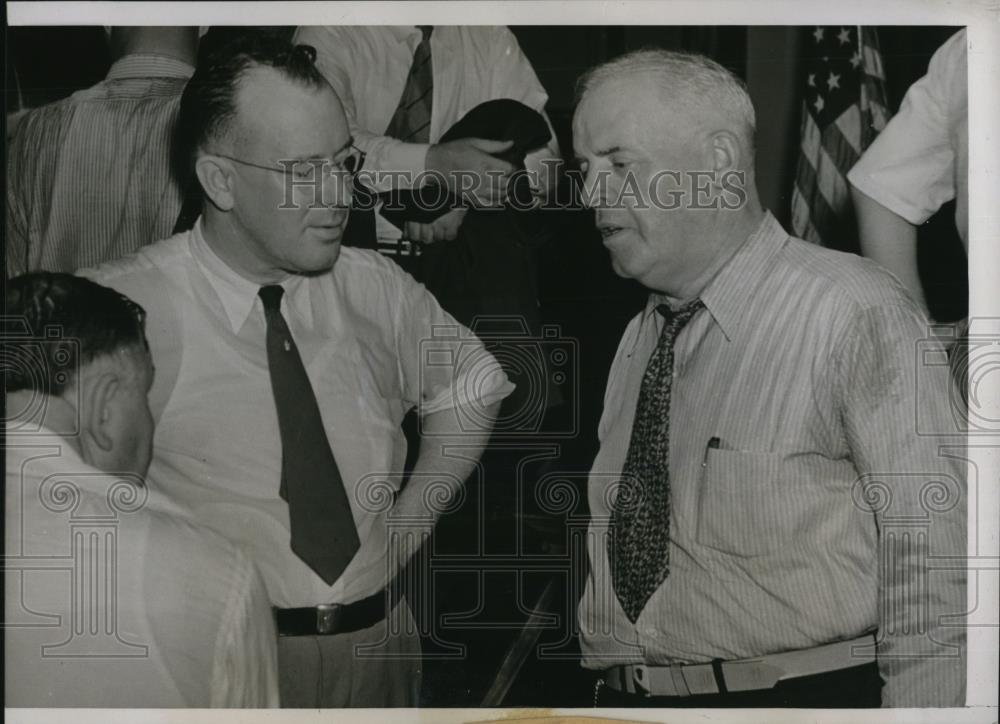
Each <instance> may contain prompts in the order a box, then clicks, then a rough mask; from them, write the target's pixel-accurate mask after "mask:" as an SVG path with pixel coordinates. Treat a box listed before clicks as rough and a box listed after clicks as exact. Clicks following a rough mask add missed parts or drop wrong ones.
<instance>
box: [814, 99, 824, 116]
mask: <svg viewBox="0 0 1000 724" xmlns="http://www.w3.org/2000/svg"><path fill="white" fill-rule="evenodd" d="M813 105H814V106H816V112H817V113H820V112H822V110H823V106H825V105H826V104H825V103H824V102H823V96H819V95H818V96H816V102H815V103H813Z"/></svg>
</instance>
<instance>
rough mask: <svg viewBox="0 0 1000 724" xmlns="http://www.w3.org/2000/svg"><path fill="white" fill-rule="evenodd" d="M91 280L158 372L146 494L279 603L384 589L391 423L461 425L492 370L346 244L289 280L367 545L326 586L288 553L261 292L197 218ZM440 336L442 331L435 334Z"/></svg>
mask: <svg viewBox="0 0 1000 724" xmlns="http://www.w3.org/2000/svg"><path fill="white" fill-rule="evenodd" d="M89 275H90V276H91V277H92V278H93V279H94V280H95V281H98V282H99V283H102V284H105V285H108V286H111V287H114V288H115V289H117V290H119V291H121V292H122V293H124V294H126V295H128V296H129V297H130V298H132V299H133V300H135V301H136V302H138V303H139V304H141V305H142V306H143V307H144V308H145V310H146V312H147V315H148V316H147V337H148V339H149V343H150V349H151V352H152V355H153V362H154V364H155V365H156V377H155V381H154V384H153V388H152V390H151V392H150V405H151V408H152V410H153V414H154V417H155V418H156V419H157V427H156V435H155V438H154V453H153V463H152V466H151V468H150V472H149V477H150V480H151V481H152V484H151V486H150V487H151V488H152V489H153V491H155V492H157V493H158V494H162V495H163V496H165V497H166V498H168V499H169V500H170V502H171V503H173V504H174V505H176V506H178V507H179V508H180V509H183V510H186V511H187V512H188V514H189V515H191V516H192V517H193V518H194V519H195V520H197V521H199V522H200V523H202V524H204V525H207V526H209V527H211V528H213V529H215V530H217V531H219V532H221V533H222V534H223V535H225V536H226V537H227V538H229V539H231V540H234V541H237V542H239V543H242V544H244V545H245V546H246V547H247V549H248V550H249V552H250V553H251V556H252V557H253V559H254V561H255V562H256V564H257V566H258V567H259V568H260V570H261V573H262V575H263V577H264V580H265V582H266V584H267V588H268V593H269V594H270V597H271V602H272V603H273V604H274V605H275V606H279V607H282V608H290V607H300V606H316V605H317V604H321V603H348V602H351V601H354V600H358V599H360V598H364V597H366V596H368V595H371V594H373V593H376V592H377V591H379V590H380V589H381V588H382V587H384V585H385V584H386V582H387V573H388V563H387V545H386V540H385V536H386V513H387V512H388V510H389V506H391V504H392V500H393V498H392V494H393V492H394V491H395V490H397V489H398V488H399V486H400V482H401V473H402V470H403V464H404V461H405V457H406V438H405V436H404V434H403V432H402V430H401V428H400V423H401V421H402V419H403V417H404V415H405V414H406V412H407V411H408V410H409V409H411V408H412V407H414V406H418V408H419V411H420V413H421V415H426V414H428V413H431V412H438V411H443V410H451V411H452V413H453V414H465V415H466V416H467V419H469V420H470V421H471V420H472V419H473V418H474V415H475V414H476V410H478V409H480V408H481V407H484V406H486V405H489V404H492V403H493V402H496V401H499V400H501V399H503V398H504V397H505V396H506V395H508V394H509V393H510V391H511V390H512V389H513V385H512V384H510V382H508V381H507V378H506V376H505V375H504V373H503V371H502V370H501V369H500V367H499V365H498V364H497V363H496V361H495V359H494V358H493V357H492V355H490V354H489V353H487V352H486V351H485V349H484V348H483V346H482V344H481V343H480V342H479V340H477V339H476V338H475V337H473V336H471V334H470V333H469V332H468V331H467V330H465V328H464V327H460V326H459V325H458V323H457V322H455V320H454V319H453V318H452V317H451V316H449V315H448V314H446V313H445V312H444V311H443V310H442V309H441V307H440V306H439V305H438V304H437V302H436V301H435V300H434V298H433V296H431V294H430V293H428V292H427V290H426V289H425V288H424V287H423V286H421V285H420V284H418V283H416V282H415V281H414V280H413V278H412V277H410V276H409V275H408V274H406V273H405V272H403V271H402V270H401V269H399V267H398V266H396V264H394V263H393V262H391V261H389V260H387V259H384V258H382V257H381V256H380V255H379V254H377V253H375V252H371V251H362V250H358V249H351V248H344V249H342V250H341V254H340V257H339V259H338V260H337V262H336V264H335V265H334V267H333V270H332V271H331V272H327V273H323V274H319V275H314V276H290V277H289V278H288V279H286V280H285V281H284V282H283V283H282V286H283V287H284V289H285V294H284V296H283V297H282V301H281V311H282V314H283V315H284V317H285V319H286V321H287V323H288V325H289V328H290V329H291V331H292V335H293V336H294V338H295V341H296V344H297V345H298V348H299V351H300V353H301V355H302V360H303V363H304V364H305V367H306V371H307V373H308V375H309V379H310V382H311V383H312V387H313V390H314V392H315V394H316V398H317V402H318V403H319V408H320V414H321V415H322V418H323V422H324V424H325V426H326V431H327V435H328V438H329V441H330V446H331V449H332V451H333V454H334V457H335V459H336V460H337V465H338V467H339V469H340V473H341V476H342V477H343V480H344V484H345V487H346V488H347V491H348V497H349V499H350V503H351V508H352V513H353V514H354V521H355V524H356V525H357V529H358V537H359V538H360V540H361V548H360V550H359V552H358V554H357V555H356V556H355V558H354V560H353V561H352V562H351V563H350V565H349V566H348V567H347V569H346V570H345V571H344V573H343V574H342V575H341V576H340V578H338V579H337V581H335V582H334V584H333V585H332V586H331V585H328V584H326V583H325V582H324V581H323V579H322V578H320V577H319V576H318V575H317V574H316V573H315V572H314V571H313V570H312V569H310V568H309V567H308V566H307V565H306V564H305V563H304V562H303V561H302V560H301V559H300V558H299V557H298V556H296V555H295V554H294V553H293V552H292V550H291V548H290V546H289V539H290V533H289V530H290V529H289V516H288V504H287V503H286V502H285V501H284V500H282V499H281V497H279V495H278V489H279V483H280V480H281V454H282V452H281V437H280V435H279V431H278V416H277V412H276V409H275V405H274V396H273V393H272V390H271V382H270V377H269V374H268V365H267V351H266V346H265V336H266V325H265V321H264V312H263V307H262V304H261V301H260V299H259V297H258V296H257V292H258V290H259V286H258V285H256V284H254V283H252V282H249V281H247V280H246V279H244V278H243V277H241V276H239V275H238V274H237V273H236V272H234V271H233V270H232V269H231V268H229V267H228V266H227V265H226V264H225V263H224V262H223V261H222V260H221V259H219V257H218V256H216V255H215V253H214V252H213V251H212V250H211V249H210V248H209V246H208V244H207V243H206V242H205V240H204V238H203V237H202V230H201V222H200V221H199V222H198V223H197V224H196V225H195V227H194V228H193V229H192V231H190V232H187V233H183V234H178V235H176V236H174V237H171V238H169V239H165V240H163V241H161V242H158V243H156V244H154V245H152V246H150V247H147V248H145V249H142V250H141V251H140V252H139V253H138V254H136V255H135V256H132V257H128V258H126V259H123V260H120V261H118V262H113V263H111V264H107V265H105V266H103V267H101V268H99V269H97V270H96V271H94V270H92V271H90V272H89ZM442 335H443V336H442Z"/></svg>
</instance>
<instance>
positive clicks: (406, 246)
mask: <svg viewBox="0 0 1000 724" xmlns="http://www.w3.org/2000/svg"><path fill="white" fill-rule="evenodd" d="M421 246H422V245H421V243H420V242H419V241H414V240H412V239H405V238H403V237H400V239H399V243H398V244H397V247H396V248H397V250H398V253H399V255H400V256H409V257H414V256H420V252H421Z"/></svg>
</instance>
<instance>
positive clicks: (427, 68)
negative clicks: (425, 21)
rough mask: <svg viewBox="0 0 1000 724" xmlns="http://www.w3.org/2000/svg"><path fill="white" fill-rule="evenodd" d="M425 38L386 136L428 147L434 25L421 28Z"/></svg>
mask: <svg viewBox="0 0 1000 724" xmlns="http://www.w3.org/2000/svg"><path fill="white" fill-rule="evenodd" d="M419 27H420V30H421V32H422V33H423V34H424V37H423V38H422V39H421V40H420V45H418V46H417V49H416V50H415V51H414V53H413V64H412V65H411V66H410V73H409V75H407V76H406V85H405V86H404V87H403V95H402V97H401V98H400V99H399V106H398V107H397V108H396V112H395V113H394V114H393V116H392V120H391V121H389V127H388V128H386V131H385V134H384V135H386V136H390V137H391V138H396V139H398V140H400V141H406V142H408V143H428V142H429V141H430V135H431V100H432V98H433V95H434V93H433V90H434V74H433V72H432V63H431V32H432V31H433V30H434V27H433V26H431V25H421V26H419Z"/></svg>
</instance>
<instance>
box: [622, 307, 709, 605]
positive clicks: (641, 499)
mask: <svg viewBox="0 0 1000 724" xmlns="http://www.w3.org/2000/svg"><path fill="white" fill-rule="evenodd" d="M703 306H704V305H703V304H702V302H701V300H700V299H695V300H694V301H692V302H689V303H688V304H685V305H684V306H683V307H681V308H680V309H679V310H678V311H676V312H674V311H672V310H671V309H670V307H669V306H667V305H666V304H661V305H660V306H658V307H657V311H658V312H659V313H660V314H662V315H663V317H664V319H665V322H664V324H663V331H662V332H660V339H659V341H658V342H657V343H656V349H655V350H654V352H653V355H652V356H651V357H650V358H649V364H648V365H647V367H646V372H645V374H644V375H643V377H642V386H641V387H640V388H639V401H638V403H637V404H636V410H635V421H634V422H633V423H632V438H631V439H630V440H629V445H628V454H627V455H626V456H625V466H624V467H623V468H622V479H621V483H620V485H619V486H618V497H617V498H616V499H615V504H614V510H613V511H612V514H611V527H610V530H609V531H608V534H609V535H608V544H607V545H608V560H609V561H611V580H612V582H613V583H614V587H615V592H616V593H617V594H618V600H619V601H620V602H621V605H622V608H623V609H624V610H625V613H626V615H627V616H628V618H629V620H630V621H631V622H632V623H635V622H636V620H637V619H638V618H639V613H640V612H641V611H642V609H643V607H644V606H645V605H646V601H648V600H649V597H650V596H652V595H653V592H654V591H656V589H657V588H659V586H660V584H661V583H662V582H663V581H664V580H665V579H666V577H667V575H668V574H669V573H670V549H669V544H670V478H669V472H668V466H667V462H668V453H669V443H670V387H671V383H672V381H673V372H674V342H676V341H677V335H678V334H680V331H681V329H683V328H684V325H685V324H687V323H688V322H689V321H690V320H691V317H693V316H694V315H695V312H697V311H698V310H699V309H701V308H702V307H703Z"/></svg>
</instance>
